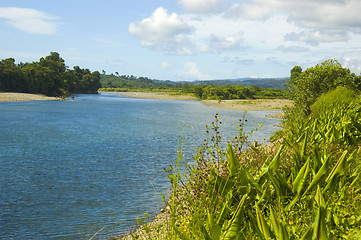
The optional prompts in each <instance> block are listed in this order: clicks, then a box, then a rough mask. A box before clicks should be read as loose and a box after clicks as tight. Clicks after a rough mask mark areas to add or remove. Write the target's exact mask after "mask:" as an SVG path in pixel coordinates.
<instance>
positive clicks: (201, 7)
mask: <svg viewBox="0 0 361 240" xmlns="http://www.w3.org/2000/svg"><path fill="white" fill-rule="evenodd" d="M223 1H224V0H179V1H178V3H179V4H180V5H182V7H183V8H184V9H185V10H186V11H188V12H193V13H214V12H219V11H221V9H222V8H221V3H222V2H223Z"/></svg>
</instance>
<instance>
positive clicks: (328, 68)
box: [288, 59, 360, 115]
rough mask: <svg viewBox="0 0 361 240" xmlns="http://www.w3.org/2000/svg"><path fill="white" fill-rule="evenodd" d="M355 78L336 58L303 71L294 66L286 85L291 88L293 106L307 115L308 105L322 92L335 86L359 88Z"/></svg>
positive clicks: (308, 111)
mask: <svg viewBox="0 0 361 240" xmlns="http://www.w3.org/2000/svg"><path fill="white" fill-rule="evenodd" d="M357 80H358V77H357V76H356V75H355V74H354V73H351V72H350V70H349V69H347V68H343V67H342V66H341V64H340V63H339V62H338V61H337V60H335V59H329V60H326V61H324V62H322V63H321V64H317V65H316V66H315V67H311V68H308V69H306V71H304V72H302V68H301V67H300V66H295V67H294V68H293V69H292V70H291V78H290V80H289V82H288V86H289V87H290V88H291V94H292V99H293V100H294V103H295V107H296V108H298V110H300V111H302V112H303V113H304V114H306V115H308V114H309V113H310V106H311V105H312V104H313V103H314V102H315V101H316V99H317V98H318V97H319V96H320V95H321V94H322V93H325V92H328V91H330V90H332V89H335V88H336V87H337V86H346V87H349V88H352V89H356V88H359V87H360V85H359V84H358V83H357Z"/></svg>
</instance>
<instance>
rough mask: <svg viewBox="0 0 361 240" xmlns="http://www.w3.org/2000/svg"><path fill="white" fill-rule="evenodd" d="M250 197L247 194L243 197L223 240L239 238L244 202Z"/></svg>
mask: <svg viewBox="0 0 361 240" xmlns="http://www.w3.org/2000/svg"><path fill="white" fill-rule="evenodd" d="M247 197H248V195H247V194H245V195H243V197H242V199H241V201H240V202H239V204H238V207H237V209H236V212H235V213H234V214H233V217H232V219H231V220H230V221H229V224H228V227H227V230H226V231H225V232H224V233H223V237H222V240H233V239H236V238H237V236H238V232H239V231H240V230H241V227H242V225H243V222H242V221H241V213H242V209H243V206H244V201H245V200H246V198H247Z"/></svg>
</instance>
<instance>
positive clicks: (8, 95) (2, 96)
mask: <svg viewBox="0 0 361 240" xmlns="http://www.w3.org/2000/svg"><path fill="white" fill-rule="evenodd" d="M43 100H61V99H60V98H58V97H48V96H45V95H41V94H30V93H14V92H0V102H19V101H43Z"/></svg>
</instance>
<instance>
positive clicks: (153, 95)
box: [120, 92, 198, 100]
mask: <svg viewBox="0 0 361 240" xmlns="http://www.w3.org/2000/svg"><path fill="white" fill-rule="evenodd" d="M120 94H121V95H124V96H127V97H135V98H150V99H163V100H198V99H197V98H196V97H193V96H190V95H178V94H176V93H172V92H122V93H120Z"/></svg>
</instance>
